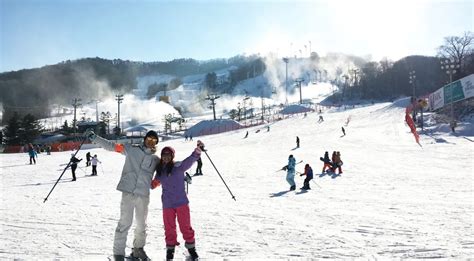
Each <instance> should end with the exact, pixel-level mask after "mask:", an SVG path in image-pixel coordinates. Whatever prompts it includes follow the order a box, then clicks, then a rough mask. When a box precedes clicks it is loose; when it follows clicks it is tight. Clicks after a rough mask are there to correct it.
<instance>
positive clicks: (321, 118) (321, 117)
mask: <svg viewBox="0 0 474 261" xmlns="http://www.w3.org/2000/svg"><path fill="white" fill-rule="evenodd" d="M323 121H324V118H323V115H319V120H318V123H321V122H323Z"/></svg>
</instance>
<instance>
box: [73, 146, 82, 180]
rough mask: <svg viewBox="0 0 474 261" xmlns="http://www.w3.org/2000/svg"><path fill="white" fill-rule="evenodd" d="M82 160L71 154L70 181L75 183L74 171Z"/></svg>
mask: <svg viewBox="0 0 474 261" xmlns="http://www.w3.org/2000/svg"><path fill="white" fill-rule="evenodd" d="M81 160H82V159H78V158H76V157H75V156H74V153H71V159H70V161H71V172H72V181H76V169H77V163H79V162H80V161H81Z"/></svg>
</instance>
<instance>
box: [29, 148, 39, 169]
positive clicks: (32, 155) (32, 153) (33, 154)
mask: <svg viewBox="0 0 474 261" xmlns="http://www.w3.org/2000/svg"><path fill="white" fill-rule="evenodd" d="M28 155H29V156H30V165H31V164H33V162H34V163H35V164H36V160H35V158H36V157H38V154H36V150H35V149H34V147H33V145H32V144H31V143H29V144H28Z"/></svg>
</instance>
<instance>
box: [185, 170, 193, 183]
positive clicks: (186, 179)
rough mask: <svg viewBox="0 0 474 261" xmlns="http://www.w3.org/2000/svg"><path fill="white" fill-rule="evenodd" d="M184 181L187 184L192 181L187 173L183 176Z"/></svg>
mask: <svg viewBox="0 0 474 261" xmlns="http://www.w3.org/2000/svg"><path fill="white" fill-rule="evenodd" d="M184 181H186V183H188V184H192V183H193V179H192V178H191V176H190V175H189V173H187V172H186V176H184Z"/></svg>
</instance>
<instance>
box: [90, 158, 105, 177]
mask: <svg viewBox="0 0 474 261" xmlns="http://www.w3.org/2000/svg"><path fill="white" fill-rule="evenodd" d="M97 163H102V162H101V161H100V160H99V159H98V158H97V154H95V155H94V157H92V159H91V163H90V164H92V174H91V176H97Z"/></svg>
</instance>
